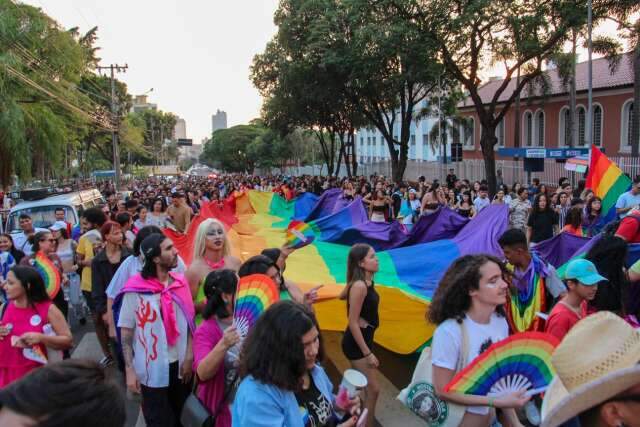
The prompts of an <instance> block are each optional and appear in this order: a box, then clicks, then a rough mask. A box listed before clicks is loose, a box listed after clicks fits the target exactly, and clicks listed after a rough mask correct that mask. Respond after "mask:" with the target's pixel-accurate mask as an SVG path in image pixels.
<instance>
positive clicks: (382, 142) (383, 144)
mask: <svg viewBox="0 0 640 427" xmlns="http://www.w3.org/2000/svg"><path fill="white" fill-rule="evenodd" d="M384 146H385V143H384V137H382V136H381V137H380V157H384Z"/></svg>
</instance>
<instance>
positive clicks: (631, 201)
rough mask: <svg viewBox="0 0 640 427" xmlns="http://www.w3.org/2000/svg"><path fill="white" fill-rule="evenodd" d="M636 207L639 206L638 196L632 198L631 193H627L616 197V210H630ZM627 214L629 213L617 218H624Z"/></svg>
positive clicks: (639, 198) (639, 197)
mask: <svg viewBox="0 0 640 427" xmlns="http://www.w3.org/2000/svg"><path fill="white" fill-rule="evenodd" d="M637 205H640V194H638V195H636V196H634V195H633V194H632V193H631V191H627V192H626V193H622V194H621V195H620V197H618V201H617V202H616V209H624V208H631V207H633V206H637ZM605 213H606V212H605ZM628 213H629V212H625V213H623V214H620V215H618V217H620V218H624V217H625V216H627V214H628Z"/></svg>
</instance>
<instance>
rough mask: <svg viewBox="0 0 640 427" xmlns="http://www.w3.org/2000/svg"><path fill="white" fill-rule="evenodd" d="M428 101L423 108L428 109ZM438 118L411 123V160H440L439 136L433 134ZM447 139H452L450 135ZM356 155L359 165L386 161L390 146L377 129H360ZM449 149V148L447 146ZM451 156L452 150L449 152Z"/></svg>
mask: <svg viewBox="0 0 640 427" xmlns="http://www.w3.org/2000/svg"><path fill="white" fill-rule="evenodd" d="M426 105H427V104H426V101H423V102H422V103H421V105H420V106H421V108H426ZM398 122H399V120H396V125H395V128H394V132H393V134H394V138H395V139H396V140H397V139H398V138H399V135H400V124H399V123H398ZM437 122H438V117H435V116H427V117H423V118H421V119H417V120H413V121H412V122H411V131H410V136H409V153H408V158H409V160H415V161H434V160H438V159H439V158H440V157H441V156H442V153H441V152H440V151H441V149H440V147H439V145H438V141H437V136H436V135H434V133H433V132H432V130H433V127H434V126H435V125H436V124H437ZM447 137H451V135H448V136H447ZM355 142H356V155H357V157H358V163H360V164H363V165H365V164H369V163H375V162H381V161H386V160H389V159H390V158H391V156H390V155H389V146H388V144H387V142H386V141H385V139H384V136H382V133H381V132H380V131H379V130H378V129H377V128H375V127H373V126H370V127H365V128H361V129H358V130H357V132H356V140H355ZM447 147H449V146H448V145H447ZM447 151H448V152H447V156H449V155H450V154H449V151H450V149H448V150H447Z"/></svg>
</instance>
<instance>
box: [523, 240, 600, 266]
mask: <svg viewBox="0 0 640 427" xmlns="http://www.w3.org/2000/svg"><path fill="white" fill-rule="evenodd" d="M591 240H593V242H592V241H591ZM595 240H596V238H594V239H589V238H588V237H580V236H576V235H575V234H570V233H560V234H557V235H555V236H553V237H552V238H551V239H547V240H545V241H543V242H540V243H538V244H537V245H536V246H535V248H534V251H535V252H536V253H537V254H538V255H540V257H541V258H542V259H543V260H545V261H547V262H548V263H549V264H551V265H553V266H554V267H556V268H558V267H560V266H561V265H562V264H564V263H565V262H567V261H569V260H570V259H571V258H573V257H574V256H575V255H578V254H580V253H583V252H584V253H586V252H587V251H588V250H589V249H590V248H591V246H593V243H595Z"/></svg>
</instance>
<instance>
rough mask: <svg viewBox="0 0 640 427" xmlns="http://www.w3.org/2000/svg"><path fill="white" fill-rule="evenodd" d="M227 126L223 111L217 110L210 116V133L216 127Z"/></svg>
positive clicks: (225, 114)
mask: <svg viewBox="0 0 640 427" xmlns="http://www.w3.org/2000/svg"><path fill="white" fill-rule="evenodd" d="M226 128H227V113H226V112H225V111H221V110H218V111H216V113H215V114H214V115H212V116H211V133H213V132H215V131H217V130H218V129H226Z"/></svg>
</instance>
